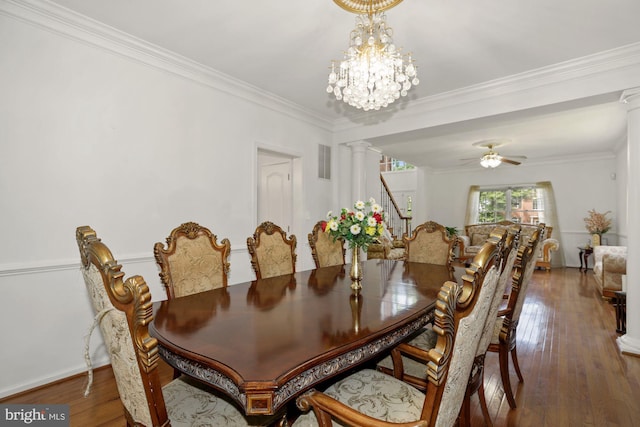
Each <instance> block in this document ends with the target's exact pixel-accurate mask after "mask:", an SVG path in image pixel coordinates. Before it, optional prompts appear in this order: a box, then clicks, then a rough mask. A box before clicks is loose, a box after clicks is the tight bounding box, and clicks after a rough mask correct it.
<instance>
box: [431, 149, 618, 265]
mask: <svg viewBox="0 0 640 427" xmlns="http://www.w3.org/2000/svg"><path fill="white" fill-rule="evenodd" d="M617 171H618V165H617V162H616V159H614V158H613V157H612V158H598V159H583V160H580V161H575V162H564V163H557V164H547V165H533V164H526V163H524V164H522V165H520V166H511V165H503V166H500V167H499V168H497V169H493V170H488V169H482V168H480V167H478V168H477V169H470V170H469V171H460V170H458V171H456V172H452V173H432V174H428V177H427V179H428V183H426V184H425V187H427V186H428V188H429V198H430V199H429V201H428V202H427V216H428V218H429V219H431V220H433V221H436V222H439V223H441V224H443V225H446V226H455V227H458V228H460V229H462V228H463V227H464V225H465V224H464V220H465V212H466V206H467V195H468V191H469V186H470V185H480V186H490V185H506V184H533V183H536V182H540V181H551V183H552V185H553V189H554V193H555V198H556V205H557V209H558V212H557V213H558V222H559V224H558V226H557V227H555V228H554V230H553V235H552V237H555V238H557V239H559V240H560V244H561V247H560V251H562V254H561V255H562V256H563V257H564V261H565V265H566V266H573V267H577V266H579V265H580V262H579V259H578V249H577V246H578V245H584V244H585V243H586V242H587V241H588V240H589V233H588V232H587V230H586V229H585V226H584V225H585V224H584V217H585V216H586V215H587V211H588V210H589V209H596V211H598V212H606V211H608V210H610V211H612V217H613V218H615V219H617V218H618V212H617V211H618V209H621V206H620V204H619V199H618V181H617V180H614V179H612V177H611V174H612V173H617ZM616 176H617V175H616ZM442 200H447V203H442ZM617 233H618V223H617V221H616V220H614V224H613V229H612V230H611V231H610V232H609V233H607V234H606V235H605V237H607V238H608V239H609V244H610V245H614V244H616V243H617V240H618V235H617ZM554 257H555V258H556V259H555V261H556V262H557V261H561V259H557V255H555V254H554Z"/></svg>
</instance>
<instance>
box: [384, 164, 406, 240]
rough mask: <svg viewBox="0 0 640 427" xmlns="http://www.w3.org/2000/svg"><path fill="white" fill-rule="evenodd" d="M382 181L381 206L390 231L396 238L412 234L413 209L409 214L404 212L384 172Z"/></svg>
mask: <svg viewBox="0 0 640 427" xmlns="http://www.w3.org/2000/svg"><path fill="white" fill-rule="evenodd" d="M380 182H381V184H382V185H381V190H380V193H381V194H380V206H382V209H383V210H384V212H385V219H386V221H387V228H388V229H389V232H390V233H391V234H392V235H393V236H394V238H400V239H402V236H405V235H406V236H407V237H408V236H411V211H410V210H409V211H408V212H407V213H408V215H404V214H403V213H402V211H401V210H400V207H399V206H398V203H397V202H396V200H395V199H394V197H393V194H391V191H390V190H389V186H388V185H387V182H386V181H385V179H384V176H382V174H380ZM409 209H411V208H409Z"/></svg>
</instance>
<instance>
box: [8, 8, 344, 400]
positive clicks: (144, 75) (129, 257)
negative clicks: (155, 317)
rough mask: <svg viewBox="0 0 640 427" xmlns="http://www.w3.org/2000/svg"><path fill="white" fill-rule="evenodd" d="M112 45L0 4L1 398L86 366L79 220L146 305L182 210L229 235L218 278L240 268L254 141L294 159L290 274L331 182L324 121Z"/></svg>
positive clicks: (186, 217)
mask: <svg viewBox="0 0 640 427" xmlns="http://www.w3.org/2000/svg"><path fill="white" fill-rule="evenodd" d="M49 24H51V25H52V26H57V23H55V22H51V23H49ZM102 42H104V40H103V41H102ZM105 43H106V44H107V45H108V42H105ZM117 50H118V49H114V50H111V48H110V46H107V47H106V48H105V47H97V46H96V45H93V44H91V43H89V42H87V43H85V42H82V41H79V40H76V39H75V38H74V37H71V36H68V35H67V34H60V33H58V32H57V31H53V30H52V29H51V28H50V27H47V23H46V22H45V25H44V26H42V25H33V23H30V22H28V19H27V21H23V20H21V19H14V18H12V17H10V16H8V15H3V14H0V52H2V55H0V93H1V94H2V96H0V144H2V145H1V155H0V212H1V214H0V215H1V216H2V221H0V235H2V237H3V244H2V245H0V294H2V295H3V297H2V298H0V324H1V325H2V341H3V342H2V345H1V346H0V348H1V350H0V352H1V354H2V358H1V360H2V363H0V378H2V381H1V384H0V396H6V395H9V394H13V393H15V392H18V391H20V390H23V389H27V388H30V387H33V386H36V385H39V384H42V383H46V382H49V381H51V380H54V379H57V378H60V377H65V376H68V375H71V374H73V373H76V372H81V371H82V370H83V368H84V359H83V337H84V335H85V332H86V330H87V328H88V326H89V325H90V323H91V320H92V310H91V309H90V306H89V302H88V299H87V296H86V290H85V289H84V284H83V282H82V278H81V275H80V273H79V255H78V249H77V246H76V242H75V229H76V227H77V226H80V225H90V226H92V227H93V228H94V229H95V230H96V231H97V233H98V236H99V237H101V238H102V239H103V241H104V242H105V243H106V244H107V245H108V246H109V247H110V248H111V250H112V251H113V252H114V256H115V257H116V259H118V260H119V261H120V262H122V263H123V265H124V268H123V271H124V272H125V273H126V274H127V275H131V274H142V275H143V276H144V277H145V279H146V280H147V282H148V283H149V285H150V287H151V291H152V295H153V298H154V300H158V299H163V298H164V292H163V290H162V288H161V287H160V283H159V278H158V273H157V268H156V266H155V264H154V261H153V252H152V247H153V244H154V243H155V242H157V241H164V239H165V238H166V236H167V235H168V233H169V232H170V231H171V229H173V228H174V227H176V226H177V225H179V224H180V223H182V222H185V221H196V222H199V223H201V224H202V225H205V226H207V227H209V228H211V229H212V231H213V232H214V233H216V234H217V235H218V236H219V237H220V238H223V237H228V238H229V239H230V241H231V245H232V254H231V257H230V262H231V276H230V283H232V284H233V283H238V282H242V281H246V280H251V279H252V278H253V273H252V271H251V269H250V264H249V256H248V254H247V251H246V246H245V245H246V243H245V242H246V238H247V236H249V235H250V234H251V233H253V230H254V229H255V227H256V200H255V199H256V173H255V171H256V162H257V155H256V153H257V150H258V148H267V149H273V150H276V151H283V152H286V153H289V154H293V155H297V156H298V167H297V168H296V169H295V170H294V175H297V176H295V177H294V179H295V184H294V188H295V190H294V192H295V195H294V203H295V205H294V212H295V215H296V219H295V220H294V230H293V233H294V234H296V235H297V237H298V269H306V268H310V267H311V266H312V265H313V262H312V259H311V256H310V253H309V251H308V244H307V240H306V234H307V233H308V232H309V231H310V230H311V228H312V226H313V224H314V223H315V222H316V221H317V220H318V219H321V218H323V217H324V215H325V213H326V211H327V207H328V206H332V205H336V204H337V200H338V196H337V195H336V193H335V189H336V184H335V181H326V180H320V179H318V178H317V144H319V143H321V144H328V145H331V144H332V140H331V133H330V131H329V130H328V129H327V126H325V124H323V123H320V122H317V121H316V120H315V119H314V118H311V117H303V116H304V115H303V113H302V112H300V111H297V110H295V109H293V108H288V107H287V106H283V105H281V104H277V103H275V101H270V99H268V98H261V99H260V102H254V100H253V99H252V98H260V97H261V95H260V94H253V95H252V96H247V95H246V93H242V95H243V96H235V95H232V94H230V93H229V92H228V91H226V90H219V89H217V88H216V87H215V84H206V82H204V83H203V81H204V80H206V79H208V77H205V78H200V79H191V78H185V77H182V76H180V75H178V74H177V73H174V72H172V70H171V69H170V68H167V69H164V68H159V67H157V66H151V65H150V64H149V63H148V62H145V60H144V58H143V59H142V60H138V59H132V58H130V57H128V56H127V55H121V54H119V53H117ZM271 104H273V108H270V105H271ZM335 162H336V161H335V160H334V163H335ZM99 335H100V334H96V335H95V336H94V339H93V343H94V344H93V349H94V350H93V352H92V353H93V357H94V358H95V361H96V363H97V364H101V363H104V362H105V360H106V358H105V354H104V352H103V351H99V349H97V347H99V345H100V336H99Z"/></svg>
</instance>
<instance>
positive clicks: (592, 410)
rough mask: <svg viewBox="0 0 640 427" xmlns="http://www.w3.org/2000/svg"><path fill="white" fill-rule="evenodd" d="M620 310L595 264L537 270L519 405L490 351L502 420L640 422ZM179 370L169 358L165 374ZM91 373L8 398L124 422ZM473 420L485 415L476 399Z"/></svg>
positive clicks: (108, 385)
mask: <svg viewBox="0 0 640 427" xmlns="http://www.w3.org/2000/svg"><path fill="white" fill-rule="evenodd" d="M617 337H618V335H617V334H616V332H615V310H614V307H613V305H611V304H610V303H609V302H607V301H604V300H602V299H601V298H600V296H599V295H598V294H597V292H596V290H595V283H594V280H593V274H592V273H591V271H589V272H588V273H586V274H584V273H580V272H579V271H578V269H576V268H565V269H555V270H553V271H552V272H550V273H547V272H544V271H536V272H535V273H534V275H533V279H532V283H531V284H530V287H529V293H528V294H527V299H526V301H525V306H524V308H523V313H522V316H521V319H520V324H519V327H518V356H519V361H520V368H521V370H522V374H523V376H524V381H525V382H524V383H518V380H517V377H516V374H515V372H514V371H513V370H512V375H511V381H512V385H513V387H514V392H515V395H516V402H517V404H518V408H517V409H514V410H510V409H509V405H508V403H507V401H506V399H505V398H504V393H503V391H502V383H501V379H500V371H499V369H498V356H497V355H496V354H492V353H490V354H488V355H487V358H486V372H485V390H486V396H487V401H488V404H489V410H490V412H491V416H492V419H493V422H494V425H495V426H496V427H503V426H522V427H527V426H536V427H540V426H549V427H556V426H597V427H600V426H624V427H633V426H640V403H639V402H640V358H637V357H632V356H624V355H621V354H620V352H619V350H618V346H617V344H616V342H615V340H616V338H617ZM172 374H173V370H172V369H171V368H169V367H168V366H167V365H164V364H161V375H162V378H163V381H170V379H171V377H172ZM85 384H86V377H85V376H84V375H81V376H78V377H74V378H70V379H67V380H64V381H60V382H58V383H55V384H52V385H48V386H45V387H41V388H39V389H37V390H33V391H30V392H25V393H22V394H20V395H16V396H12V397H10V398H7V399H4V400H2V401H0V403H34V404H36V403H47V404H57V403H67V404H69V405H70V418H71V423H70V425H71V426H78V427H86V426H124V425H125V424H126V423H125V420H124V416H123V412H122V406H121V404H120V400H119V398H118V392H117V390H116V388H115V383H114V380H113V375H112V373H111V369H110V367H106V368H101V369H98V370H96V372H95V379H94V385H93V389H92V393H91V395H90V396H89V397H88V398H84V397H83V395H82V394H83V391H84V386H85ZM471 425H472V426H482V425H484V421H483V418H482V413H481V411H480V407H479V406H478V398H477V396H474V397H473V398H472V419H471Z"/></svg>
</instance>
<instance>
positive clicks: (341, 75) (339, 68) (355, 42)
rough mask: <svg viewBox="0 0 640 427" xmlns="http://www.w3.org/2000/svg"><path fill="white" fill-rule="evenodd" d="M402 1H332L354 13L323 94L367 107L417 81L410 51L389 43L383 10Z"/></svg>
mask: <svg viewBox="0 0 640 427" xmlns="http://www.w3.org/2000/svg"><path fill="white" fill-rule="evenodd" d="M401 1H402V0H334V2H335V3H336V4H337V5H338V6H340V7H342V8H343V9H345V10H348V11H349V12H353V13H356V14H358V16H357V17H356V27H355V29H354V30H352V31H351V36H350V43H349V49H348V50H347V51H346V52H345V55H344V59H343V60H342V61H340V62H339V64H338V65H336V61H333V62H332V63H331V72H330V73H329V84H328V86H327V93H329V94H333V95H334V96H335V98H336V99H337V100H339V101H340V100H342V101H344V102H346V103H347V104H349V105H351V106H353V107H356V108H359V109H363V110H365V111H368V110H379V109H380V108H384V107H387V106H388V105H389V104H391V103H392V102H394V101H395V100H396V99H398V98H400V97H401V96H406V95H407V93H408V91H409V90H410V89H411V87H413V86H416V85H418V84H419V83H420V80H419V79H418V74H417V69H416V66H415V65H414V63H413V59H412V58H411V54H408V55H403V54H402V51H401V49H400V48H396V46H395V45H394V44H393V30H392V29H391V27H389V26H388V25H387V21H386V19H387V18H386V15H385V14H384V13H383V11H385V10H387V9H390V8H392V7H394V6H395V5H397V4H398V3H400V2H401Z"/></svg>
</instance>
